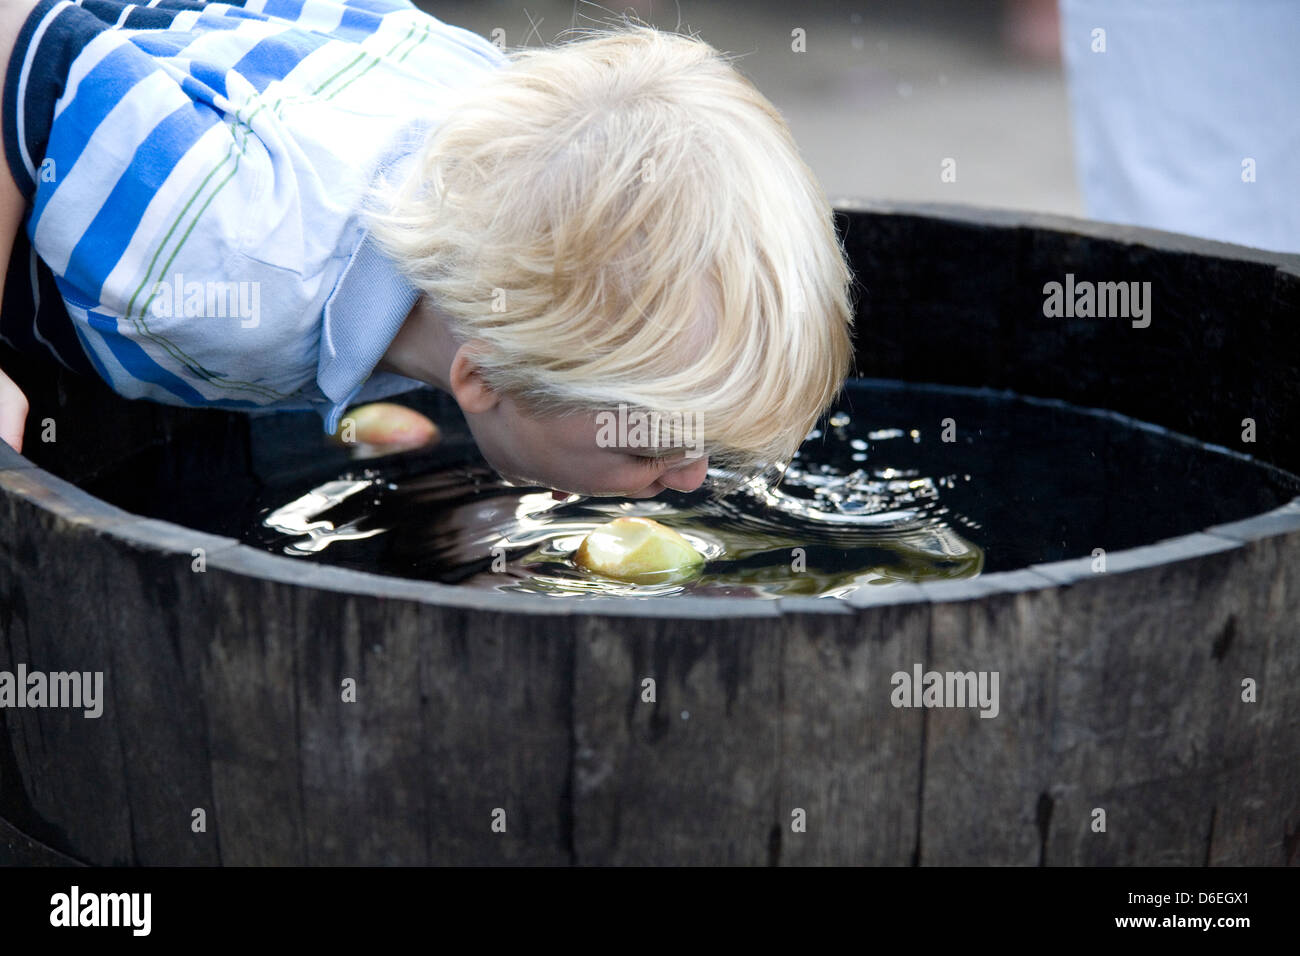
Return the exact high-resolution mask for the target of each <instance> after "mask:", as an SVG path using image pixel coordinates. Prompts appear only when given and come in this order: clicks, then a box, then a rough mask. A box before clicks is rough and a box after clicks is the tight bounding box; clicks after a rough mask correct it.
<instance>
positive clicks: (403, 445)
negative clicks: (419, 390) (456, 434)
mask: <svg viewBox="0 0 1300 956" xmlns="http://www.w3.org/2000/svg"><path fill="white" fill-rule="evenodd" d="M438 437H439V436H438V426H437V425H435V424H434V423H433V422H431V421H430V420H429V419H428V418H426V417H425V416H424V415H421V414H420V413H419V412H417V411H416V410H415V409H413V408H407V407H406V406H405V405H394V404H393V403H391V402H372V403H371V404H369V405H358V406H357V407H356V408H349V409H348V411H347V414H346V415H344V416H343V419H342V421H340V422H339V430H338V432H336V433H335V435H334V440H335V441H336V442H338V443H339V444H342V445H345V446H348V447H353V448H354V449H355V450H356V451H358V452H360V453H362V454H363V455H365V456H369V455H376V454H380V455H386V454H390V453H392V452H399V451H410V450H411V449H413V448H423V447H424V446H425V445H432V444H433V443H434V442H436V441H437V440H438Z"/></svg>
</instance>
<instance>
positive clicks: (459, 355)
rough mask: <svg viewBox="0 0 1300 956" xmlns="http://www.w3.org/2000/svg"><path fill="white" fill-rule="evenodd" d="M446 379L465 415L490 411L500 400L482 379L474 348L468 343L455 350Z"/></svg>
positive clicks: (481, 371)
mask: <svg viewBox="0 0 1300 956" xmlns="http://www.w3.org/2000/svg"><path fill="white" fill-rule="evenodd" d="M448 379H449V381H448V384H449V385H451V394H452V395H454V396H455V398H456V404H457V405H459V406H460V410H461V411H462V412H465V413H466V414H467V415H468V414H475V415H477V414H481V413H483V412H487V411H491V410H492V409H493V408H495V407H496V404H497V403H498V402H499V401H500V400H501V396H500V395H498V394H497V393H496V391H495V390H493V388H492V387H491V386H490V385H488V383H487V382H486V381H485V380H484V378H483V369H482V368H481V367H480V366H479V364H478V361H477V358H476V353H475V350H474V348H473V347H472V346H470V345H468V344H466V345H462V346H461V347H460V348H458V349H457V350H456V354H455V356H454V357H453V358H452V360H451V370H450V372H449V373H448Z"/></svg>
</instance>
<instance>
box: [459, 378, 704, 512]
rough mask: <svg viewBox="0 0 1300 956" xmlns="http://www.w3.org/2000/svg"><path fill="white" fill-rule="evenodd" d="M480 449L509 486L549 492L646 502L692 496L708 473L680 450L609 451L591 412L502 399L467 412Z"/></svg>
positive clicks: (701, 458) (698, 458)
mask: <svg viewBox="0 0 1300 956" xmlns="http://www.w3.org/2000/svg"><path fill="white" fill-rule="evenodd" d="M465 418H466V419H467V420H468V422H469V426H470V430H471V431H472V432H473V433H474V440H475V442H477V444H478V447H479V451H481V452H482V453H483V457H484V458H486V459H487V461H488V464H490V465H491V466H492V467H493V468H495V469H496V470H497V471H498V472H500V473H501V475H502V476H503V477H504V478H506V479H507V480H509V481H513V482H515V483H517V484H526V485H540V486H541V487H543V488H550V489H552V490H553V491H556V492H568V493H575V494H580V495H592V496H619V497H624V498H653V497H654V496H655V495H657V494H659V492H661V491H663V490H665V489H669V488H670V489H673V490H675V491H694V490H695V489H696V488H698V487H699V486H700V485H701V484H703V482H704V478H705V476H706V474H707V472H708V469H709V459H708V456H706V455H699V456H696V457H688V456H687V450H686V449H684V448H654V447H640V448H638V447H627V446H624V447H610V448H603V447H601V446H600V444H599V443H598V440H597V437H598V435H599V434H600V426H599V422H598V419H597V413H596V412H584V413H580V414H568V415H548V416H536V415H532V414H530V413H528V412H526V411H525V410H524V409H523V408H521V407H520V406H519V405H518V403H516V402H515V401H514V400H512V399H511V398H509V397H507V396H502V397H501V398H500V400H499V401H498V402H497V403H496V404H495V405H494V406H493V407H492V408H490V409H488V410H487V411H483V412H477V413H475V412H466V415H465Z"/></svg>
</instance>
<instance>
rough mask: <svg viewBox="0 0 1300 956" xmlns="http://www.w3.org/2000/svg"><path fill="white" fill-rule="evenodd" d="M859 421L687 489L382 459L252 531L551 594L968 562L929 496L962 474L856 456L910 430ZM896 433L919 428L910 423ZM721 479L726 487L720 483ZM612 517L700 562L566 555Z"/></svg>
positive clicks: (777, 591) (820, 583)
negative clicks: (603, 569)
mask: <svg viewBox="0 0 1300 956" xmlns="http://www.w3.org/2000/svg"><path fill="white" fill-rule="evenodd" d="M863 434H864V435H866V436H867V437H866V438H865V439H864V438H863V437H861V436H859V435H858V434H857V433H856V432H855V431H854V430H853V428H852V420H851V418H850V416H848V415H847V414H845V413H839V414H837V415H833V416H831V417H830V418H829V419H828V420H827V423H826V427H825V430H824V431H823V430H816V431H814V432H813V433H812V434H810V435H809V436H808V440H807V441H806V442H805V443H804V446H803V448H801V449H800V452H799V454H798V455H797V456H796V458H795V460H794V461H793V462H792V463H791V465H790V466H789V467H788V468H787V469H786V470H785V472H784V474H783V475H782V476H781V477H780V478H779V480H777V481H774V480H770V479H761V478H751V479H749V480H747V481H741V482H737V481H736V480H735V479H736V476H731V475H726V474H724V473H722V472H720V471H717V470H712V471H710V476H709V480H708V481H707V482H706V483H705V485H704V486H703V487H702V488H700V489H699V490H697V491H694V492H690V493H680V492H664V493H663V494H661V495H660V496H659V497H657V498H654V499H649V500H632V499H619V498H589V497H584V496H580V495H571V496H569V498H568V499H566V500H563V501H556V500H555V499H554V498H553V497H552V496H551V494H550V493H549V492H540V491H537V490H535V489H526V488H519V487H514V486H512V485H510V484H509V483H508V482H506V481H504V480H502V479H500V478H497V477H496V476H495V474H494V473H493V472H491V471H490V470H489V469H487V468H485V467H478V466H473V465H460V466H456V467H450V468H441V469H437V470H434V471H432V472H430V473H428V474H423V475H418V476H415V477H410V478H403V479H401V480H400V481H397V482H394V481H389V480H388V479H386V477H385V475H384V473H383V469H382V465H381V466H379V467H375V468H370V469H367V470H365V471H363V472H361V473H359V474H358V475H355V476H348V477H345V478H342V479H338V480H332V481H328V482H325V483H324V484H322V485H320V486H318V487H316V488H313V489H311V490H310V491H308V492H306V493H305V494H303V495H301V496H300V497H298V498H295V499H293V500H292V501H289V502H288V503H286V504H283V505H279V506H278V507H275V508H274V509H271V510H269V512H268V513H266V514H265V516H264V517H263V518H262V519H261V521H260V523H259V528H258V529H256V531H255V532H254V534H253V536H252V539H253V542H255V543H257V544H260V545H261V546H263V547H268V548H272V549H274V550H278V551H280V552H281V553H284V554H287V555H293V556H302V555H308V554H318V553H320V552H322V551H323V550H324V549H325V548H327V547H331V546H338V545H339V544H341V543H343V542H355V541H357V540H359V539H362V538H371V537H375V536H379V535H384V536H387V548H386V549H385V551H384V553H383V556H382V559H381V561H382V564H383V565H384V567H382V568H381V570H387V571H394V573H403V571H402V570H399V569H405V572H404V573H406V574H407V575H408V576H418V577H423V578H428V579H433V580H440V581H454V582H457V583H460V584H464V585H470V586H475V587H485V588H492V589H495V590H500V591H520V592H531V593H536V594H546V595H556V596H575V595H584V594H604V595H609V594H621V595H637V596H655V595H667V594H676V593H683V592H687V593H693V594H713V595H745V596H755V597H777V596H781V595H795V594H798V595H809V596H821V597H831V596H842V595H845V594H847V593H849V592H850V591H852V590H854V589H856V588H858V587H863V586H868V585H887V584H890V583H893V582H896V581H920V580H925V579H932V578H956V577H971V576H974V575H976V574H978V573H979V572H980V568H981V567H982V566H983V560H984V556H983V552H982V551H981V549H980V548H979V546H977V545H976V544H974V543H972V542H971V541H969V540H967V539H966V538H965V537H963V536H962V535H961V534H959V533H958V532H957V531H956V529H955V528H954V526H953V524H954V522H953V520H952V518H951V516H950V514H949V512H948V509H946V508H945V507H944V506H943V505H942V504H941V503H940V489H941V488H942V487H944V486H945V485H951V484H952V483H953V482H955V481H958V480H962V476H958V475H939V476H928V475H922V474H920V473H919V472H917V471H916V470H915V469H910V470H900V469H896V468H894V467H891V466H887V465H883V464H882V465H881V466H878V467H875V468H872V467H868V466H867V465H865V464H858V463H861V462H865V461H866V459H867V449H868V448H869V447H872V445H873V444H876V443H879V444H880V445H881V446H882V447H884V446H886V445H887V444H888V443H889V442H892V441H897V440H905V439H906V436H907V434H908V433H905V432H904V431H903V430H901V429H876V430H873V431H870V432H867V431H863ZM910 434H911V440H912V441H919V434H918V433H917V432H916V431H915V430H913V431H912V432H911V433H910ZM849 465H857V466H856V467H847V466H849ZM965 479H966V480H969V476H965ZM720 484H725V485H726V486H727V487H729V488H732V489H733V490H731V491H729V492H728V493H727V494H725V495H722V496H720V495H718V494H716V493H715V489H716V488H717V487H718V486H719V485H720ZM623 516H640V517H647V518H654V519H655V520H656V521H659V522H661V523H663V524H665V525H668V526H670V527H672V528H675V529H676V530H677V531H678V532H680V533H681V534H682V535H683V536H684V537H685V538H686V539H687V540H689V541H690V542H691V544H692V545H694V547H695V548H696V549H697V550H698V551H699V552H700V553H701V554H703V555H704V557H705V562H706V563H705V566H704V569H703V571H702V573H701V574H700V575H699V576H698V577H697V578H696V579H694V580H692V581H689V582H686V583H675V584H662V585H644V584H641V585H638V584H629V583H625V582H619V581H613V580H610V579H608V578H605V577H602V576H600V575H597V574H594V573H592V572H590V571H587V570H586V569H584V568H580V567H579V566H577V565H576V564H575V563H574V562H573V560H572V555H573V553H574V551H576V550H577V548H578V546H579V545H580V544H581V543H582V540H583V538H584V537H585V536H586V535H587V534H588V533H589V532H590V531H591V530H592V529H594V528H595V527H597V526H598V525H601V524H603V523H605V522H606V521H609V520H611V519H613V518H618V517H623Z"/></svg>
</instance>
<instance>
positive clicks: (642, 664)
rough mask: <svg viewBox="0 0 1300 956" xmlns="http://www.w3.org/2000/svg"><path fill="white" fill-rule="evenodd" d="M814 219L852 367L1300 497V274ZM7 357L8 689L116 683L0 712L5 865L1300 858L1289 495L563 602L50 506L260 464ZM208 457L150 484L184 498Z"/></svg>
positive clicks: (2, 499) (935, 215)
mask: <svg viewBox="0 0 1300 956" xmlns="http://www.w3.org/2000/svg"><path fill="white" fill-rule="evenodd" d="M837 209H838V222H839V226H840V229H841V232H842V234H843V235H844V236H845V240H846V244H847V248H848V249H849V252H850V255H851V257H852V260H853V263H854V267H855V270H856V273H857V276H858V278H859V280H860V282H861V286H862V288H861V291H860V304H859V315H858V322H859V336H858V350H859V353H858V369H859V370H860V374H863V375H869V376H880V377H888V378H901V379H907V380H914V381H935V382H941V383H948V384H954V385H972V386H992V387H997V388H1007V389H1012V390H1014V391H1016V392H1019V393H1021V394H1026V395H1033V396H1043V397H1048V398H1058V399H1062V400H1065V401H1068V402H1071V403H1076V404H1079V405H1084V406H1090V407H1100V408H1106V409H1111V410H1114V411H1116V412H1120V413H1124V414H1127V415H1131V416H1133V417H1135V418H1138V419H1141V420H1144V421H1148V422H1152V423H1155V424H1158V425H1161V426H1164V427H1166V428H1169V429H1172V430H1175V431H1178V432H1181V433H1184V434H1187V435H1191V436H1195V437H1196V438H1199V439H1202V440H1205V441H1208V442H1213V443H1217V444H1220V445H1223V446H1225V447H1228V448H1231V449H1234V450H1236V451H1242V452H1247V453H1249V454H1251V455H1252V456H1254V457H1256V458H1258V459H1261V460H1263V461H1266V462H1269V463H1271V464H1273V465H1276V466H1278V467H1280V468H1283V469H1286V470H1288V471H1290V472H1300V372H1297V369H1296V357H1297V356H1300V321H1297V320H1298V318H1300V257H1296V256H1283V255H1274V254H1268V253H1264V252H1260V251H1258V250H1250V249H1243V248H1239V247H1232V246H1226V245H1220V244H1215V243H1209V242H1202V241H1198V240H1193V239H1189V238H1185V237H1180V236H1174V235H1169V234H1164V233H1156V232H1151V231H1145V230H1138V229H1129V228H1121V227H1113V226H1103V225H1098V224H1091V223H1084V222H1079V221H1073V220H1065V219H1058V218H1048V217H1035V216H1028V215H1020V214H1014V215H1012V214H1000V213H993V212H984V211H972V210H965V209H959V208H952V207H885V206H873V205H869V204H865V203H860V202H850V201H844V202H840V203H838V204H837ZM1067 274H1070V275H1073V276H1075V277H1077V278H1078V279H1080V280H1083V279H1088V280H1094V281H1116V282H1118V281H1143V282H1150V283H1151V284H1152V289H1153V302H1154V310H1153V321H1152V322H1151V324H1150V325H1149V326H1148V327H1146V328H1132V327H1131V325H1130V323H1127V322H1123V323H1117V322H1114V321H1109V322H1100V321H1097V320H1091V321H1090V320H1087V319H1077V320H1075V319H1061V318H1048V317H1046V316H1045V315H1044V286H1045V284H1046V283H1048V282H1051V281H1063V280H1064V278H1065V276H1066V275H1067ZM19 363H20V360H19V359H17V358H15V356H14V355H13V354H12V353H10V352H8V351H3V350H0V367H3V368H5V369H6V370H8V371H10V372H11V374H13V375H14V377H15V378H16V379H18V380H19V383H20V385H22V386H23V387H24V388H25V389H26V390H27V393H28V395H29V397H30V399H31V404H32V415H31V417H30V419H29V432H28V438H27V442H28V445H27V449H28V450H27V456H26V457H20V456H18V455H16V454H14V453H13V452H12V451H11V450H9V449H8V448H7V447H4V446H0V671H7V672H11V673H15V672H16V669H17V668H18V667H19V666H20V665H22V666H23V667H25V668H26V669H27V671H28V672H34V671H41V672H45V673H47V674H48V673H54V672H74V671H75V672H91V673H93V672H102V674H103V692H102V695H101V700H102V713H101V714H100V716H98V717H94V718H87V717H85V716H84V715H83V713H82V712H81V711H74V710H72V709H70V708H61V709H59V708H48V707H47V708H43V709H42V708H30V707H16V706H10V707H5V708H2V709H0V818H2V820H0V857H2V858H4V859H6V860H8V861H11V862H12V861H19V862H41V861H58V860H66V859H69V858H71V859H73V860H77V861H81V862H85V863H88V864H135V863H139V864H217V863H222V864H297V863H302V864H326V863H364V864H421V863H536V864H557V863H558V864H563V863H582V864H621V863H735V864H830V863H849V864H854V863H857V864H904V865H905V864H963V863H971V864H1025V865H1035V864H1194V865H1200V864H1285V863H1291V862H1294V861H1295V859H1296V856H1297V848H1298V847H1300V836H1297V834H1298V833H1300V632H1298V631H1297V622H1298V621H1300V499H1296V500H1293V501H1292V502H1291V503H1290V504H1288V505H1286V506H1284V507H1281V508H1277V509H1275V510H1271V511H1268V512H1267V513H1263V514H1259V515H1255V516H1252V517H1249V518H1247V519H1246V520H1242V521H1239V522H1235V523H1232V524H1227V525H1219V526H1213V527H1204V528H1202V529H1201V530H1199V531H1197V532H1195V533H1191V534H1188V535H1186V536H1183V537H1179V538H1175V539H1171V540H1165V541H1152V542H1150V543H1149V544H1148V545H1146V546H1143V547H1138V548H1134V549H1131V550H1126V551H1121V552H1114V553H1111V554H1109V555H1108V560H1107V567H1106V570H1105V572H1104V573H1098V572H1097V571H1096V570H1095V566H1094V563H1093V561H1092V560H1091V559H1090V558H1086V557H1085V558H1081V559H1078V560H1071V561H1064V562H1060V563H1056V564H1047V565H1038V566H1033V567H1028V568H1024V569H1021V570H1018V571H1012V572H1006V573H997V574H988V575H985V576H981V577H978V578H974V579H971V580H965V581H947V582H936V583H923V584H905V585H898V586H896V587H891V588H881V589H874V590H873V591H872V592H871V593H855V594H853V595H852V596H851V597H849V598H847V599H844V600H812V599H807V598H782V599H780V600H742V599H726V598H692V597H682V598H677V599H671V600H655V601H644V600H642V601H636V600H626V599H618V598H604V599H598V600H590V601H579V602H566V601H563V600H555V599H550V598H540V597H531V596H528V595H519V594H504V593H497V592H483V591H470V590H468V589H460V588H457V587H455V586H449V585H439V584H433V583H424V582H418V581H410V580H399V579H395V578H390V577H383V576H378V575H372V574H365V573H361V572H356V571H350V570H344V569H339V568H332V567H325V566H320V565H316V564H308V563H303V562H299V561H295V560H292V559H289V558H285V557H280V556H277V555H273V554H270V553H263V552H260V551H256V550H253V549H251V548H249V547H247V546H244V545H241V544H239V543H238V542H236V541H235V540H232V539H229V538H220V537H214V536H211V535H207V534H202V533H199V532H196V531H194V530H190V529H187V528H184V527H180V526H177V525H173V524H169V523H166V522H163V521H158V520H152V519H146V518H142V517H139V516H136V515H133V514H130V513H127V512H125V511H122V510H120V509H118V508H115V507H112V506H110V505H108V504H106V503H104V502H103V501H100V500H97V499H95V498H93V497H91V496H90V495H88V494H87V493H86V492H84V491H82V490H81V489H80V488H79V487H78V483H79V482H80V483H88V481H89V479H91V478H93V477H94V476H95V475H96V474H97V473H99V472H100V471H102V470H103V469H106V468H109V467H112V465H113V464H114V463H115V462H120V461H122V460H124V459H125V458H127V457H128V456H130V455H132V454H133V453H135V452H137V451H139V450H140V449H143V448H146V447H148V446H150V445H152V444H156V443H167V442H169V441H170V440H171V439H173V438H174V437H176V436H178V435H181V434H186V435H188V436H190V437H191V438H193V439H195V440H192V441H187V442H186V443H185V445H186V447H189V448H194V447H199V448H202V449H205V452H204V454H211V455H214V456H217V455H221V456H226V455H240V454H244V455H246V454H247V447H248V443H249V427H250V426H249V420H248V419H247V418H245V417H243V416H241V415H238V414H226V413H221V412H211V411H197V410H185V409H176V408H168V407H163V406H159V405H153V404H149V403H144V402H131V401H126V400H122V399H120V398H117V397H116V396H114V395H113V394H111V393H110V392H109V391H108V390H107V389H106V388H105V387H104V386H103V385H102V384H101V383H98V382H91V381H84V380H77V379H75V378H73V377H71V376H66V375H56V374H53V373H52V372H51V371H50V370H48V369H43V370H37V369H32V368H23V367H21V366H20V364H19ZM47 419H48V420H51V421H53V422H54V423H55V426H56V435H57V440H56V441H54V442H42V440H41V435H42V429H43V423H44V422H45V420H47ZM1245 419H1252V420H1253V422H1254V429H1255V437H1256V441H1255V443H1254V444H1250V445H1243V444H1242V434H1243V420H1245ZM202 466H203V463H202V461H178V462H177V463H176V475H177V483H178V490H177V493H178V494H184V493H185V488H184V476H185V475H186V474H187V473H188V474H193V473H194V472H193V471H192V470H190V469H194V468H201V467H202ZM1298 490H1300V489H1298ZM1193 526H1194V527H1195V525H1193ZM196 549H202V552H201V555H202V557H203V560H204V570H201V571H198V570H196V569H195V568H196V563H195V562H196ZM916 669H919V670H920V671H921V672H925V673H928V672H931V671H933V672H936V673H940V674H946V673H967V672H976V673H981V672H982V673H986V674H991V673H993V672H997V673H998V674H999V675H1000V704H999V709H998V713H997V716H996V717H995V718H993V719H986V718H985V717H982V716H981V712H980V711H979V710H976V709H974V708H972V707H946V708H940V707H926V706H919V707H912V706H895V703H896V701H895V700H894V699H892V698H893V696H894V692H895V691H896V689H897V685H895V683H894V680H893V677H892V675H895V674H898V673H905V674H913V673H915V672H916ZM646 678H652V679H653V680H654V681H655V689H656V691H655V697H656V699H655V700H654V701H653V702H646V701H644V700H643V687H644V686H645V685H644V684H643V681H644V680H645V679H646ZM349 680H350V681H354V682H355V685H354V686H355V701H347V700H345V699H344V698H345V696H346V693H345V691H344V683H345V681H349ZM921 703H924V701H921Z"/></svg>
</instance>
